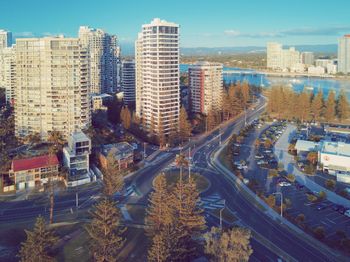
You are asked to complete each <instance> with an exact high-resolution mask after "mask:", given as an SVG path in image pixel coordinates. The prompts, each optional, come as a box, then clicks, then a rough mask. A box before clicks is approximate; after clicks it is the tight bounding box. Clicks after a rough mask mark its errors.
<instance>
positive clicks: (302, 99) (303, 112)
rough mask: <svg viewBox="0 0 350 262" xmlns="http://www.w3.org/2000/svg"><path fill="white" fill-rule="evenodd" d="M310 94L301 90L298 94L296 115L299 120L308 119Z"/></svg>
mask: <svg viewBox="0 0 350 262" xmlns="http://www.w3.org/2000/svg"><path fill="white" fill-rule="evenodd" d="M310 101H311V99H310V94H309V93H306V92H302V93H301V94H300V95H299V106H298V115H299V119H300V121H301V122H304V121H308V120H310V117H311V116H310V112H311V104H310Z"/></svg>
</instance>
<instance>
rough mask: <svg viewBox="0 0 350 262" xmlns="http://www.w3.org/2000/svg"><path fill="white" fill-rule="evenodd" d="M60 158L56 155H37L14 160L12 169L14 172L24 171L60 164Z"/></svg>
mask: <svg viewBox="0 0 350 262" xmlns="http://www.w3.org/2000/svg"><path fill="white" fill-rule="evenodd" d="M58 163H59V162H58V158H57V156H56V155H52V156H49V155H44V156H36V157H31V158H26V159H14V160H12V170H13V171H14V172H17V171H24V170H29V169H36V168H40V167H46V166H53V165H58Z"/></svg>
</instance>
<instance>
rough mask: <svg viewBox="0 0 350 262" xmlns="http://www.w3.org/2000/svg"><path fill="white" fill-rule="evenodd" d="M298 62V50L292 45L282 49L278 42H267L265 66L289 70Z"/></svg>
mask: <svg viewBox="0 0 350 262" xmlns="http://www.w3.org/2000/svg"><path fill="white" fill-rule="evenodd" d="M299 63H300V52H299V51H297V50H295V48H294V47H290V48H289V49H283V48H282V45H281V44H279V43H274V42H270V43H267V68H271V69H280V70H286V69H288V70H290V69H291V68H293V67H295V66H296V65H297V64H299Z"/></svg>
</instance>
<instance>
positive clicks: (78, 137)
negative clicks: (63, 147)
mask: <svg viewBox="0 0 350 262" xmlns="http://www.w3.org/2000/svg"><path fill="white" fill-rule="evenodd" d="M72 138H73V140H74V141H75V142H80V141H90V138H89V137H88V136H87V135H85V133H83V132H81V131H79V132H75V133H73V134H72Z"/></svg>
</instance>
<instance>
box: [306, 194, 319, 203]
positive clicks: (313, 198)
mask: <svg viewBox="0 0 350 262" xmlns="http://www.w3.org/2000/svg"><path fill="white" fill-rule="evenodd" d="M307 200H309V201H310V202H316V201H317V200H318V198H317V197H316V196H314V195H312V194H307Z"/></svg>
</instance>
